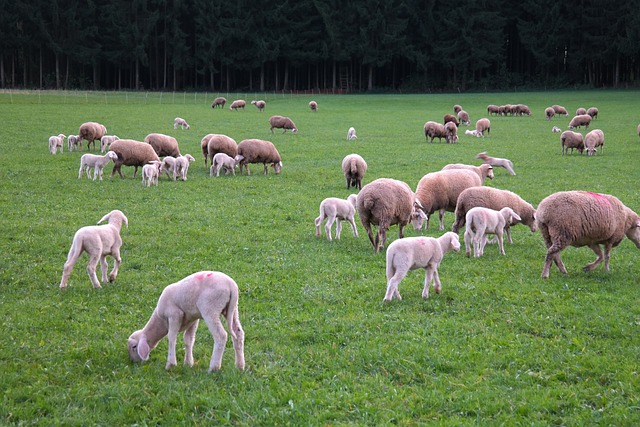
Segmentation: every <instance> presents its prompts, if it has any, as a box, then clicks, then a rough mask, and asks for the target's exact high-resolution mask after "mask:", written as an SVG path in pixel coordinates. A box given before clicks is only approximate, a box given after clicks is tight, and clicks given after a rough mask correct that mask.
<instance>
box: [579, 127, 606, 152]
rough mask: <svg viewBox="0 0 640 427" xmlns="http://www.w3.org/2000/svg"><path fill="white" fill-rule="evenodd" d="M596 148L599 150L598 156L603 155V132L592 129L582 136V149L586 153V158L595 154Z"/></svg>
mask: <svg viewBox="0 0 640 427" xmlns="http://www.w3.org/2000/svg"><path fill="white" fill-rule="evenodd" d="M598 147H601V148H600V154H603V153H604V132H602V131H601V130H600V129H593V130H592V131H591V132H589V133H588V134H586V135H585V136H584V148H585V150H586V152H587V156H591V155H594V154H597V152H598Z"/></svg>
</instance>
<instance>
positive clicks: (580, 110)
mask: <svg viewBox="0 0 640 427" xmlns="http://www.w3.org/2000/svg"><path fill="white" fill-rule="evenodd" d="M585 114H587V109H586V108H582V107H580V108H578V109H577V110H576V116H582V115H585Z"/></svg>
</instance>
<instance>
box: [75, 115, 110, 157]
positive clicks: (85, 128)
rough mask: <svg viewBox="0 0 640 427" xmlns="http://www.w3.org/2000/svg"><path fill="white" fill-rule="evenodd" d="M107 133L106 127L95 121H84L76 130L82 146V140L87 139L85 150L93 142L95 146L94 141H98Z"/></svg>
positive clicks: (94, 146)
mask: <svg viewBox="0 0 640 427" xmlns="http://www.w3.org/2000/svg"><path fill="white" fill-rule="evenodd" d="M106 134H107V128H106V127H104V125H102V124H100V123H96V122H86V123H83V124H81V125H80V129H79V130H78V137H79V142H78V143H79V144H80V146H81V147H82V140H83V139H84V140H85V141H87V150H88V149H89V147H90V146H91V144H93V148H94V149H95V148H96V141H100V139H102V137H103V136H105V135H106Z"/></svg>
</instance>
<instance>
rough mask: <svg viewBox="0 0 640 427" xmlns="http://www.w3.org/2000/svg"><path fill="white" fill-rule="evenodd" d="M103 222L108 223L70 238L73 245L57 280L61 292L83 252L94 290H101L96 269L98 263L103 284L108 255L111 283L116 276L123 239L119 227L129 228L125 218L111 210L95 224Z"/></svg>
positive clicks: (119, 212)
mask: <svg viewBox="0 0 640 427" xmlns="http://www.w3.org/2000/svg"><path fill="white" fill-rule="evenodd" d="M103 221H109V223H108V224H105V225H93V226H87V227H82V228H81V229H79V230H78V231H76V234H75V235H74V236H73V243H72V244H71V249H70V250H69V256H68V257H67V262H65V263H64V270H63V272H62V280H61V281H60V289H65V288H66V287H67V282H68V281H69V276H70V275H71V271H72V270H73V266H74V265H75V264H76V261H78V258H79V257H80V255H82V253H83V252H86V253H87V254H89V264H88V265H87V273H88V274H89V278H90V279H91V283H92V284H93V287H94V288H100V287H101V286H100V282H98V276H96V266H97V265H98V261H100V270H101V271H102V283H107V269H108V268H109V266H108V265H107V256H108V255H109V256H112V257H113V258H114V259H115V264H114V266H113V270H111V273H109V281H110V282H113V281H115V280H116V277H117V276H118V269H119V268H120V264H121V263H122V259H121V258H120V246H122V238H121V237H120V228H122V223H123V222H124V223H125V225H126V226H127V227H128V226H129V221H128V220H127V217H126V216H124V214H123V213H122V212H121V211H119V210H113V211H111V212H109V213H108V214H106V215H105V216H104V217H102V219H101V220H100V221H98V224H100V223H101V222H103Z"/></svg>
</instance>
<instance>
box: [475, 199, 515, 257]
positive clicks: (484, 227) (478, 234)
mask: <svg viewBox="0 0 640 427" xmlns="http://www.w3.org/2000/svg"><path fill="white" fill-rule="evenodd" d="M465 220H466V223H467V228H466V230H465V232H464V246H465V254H466V255H467V256H470V255H471V245H472V244H473V256H474V257H476V258H477V257H481V256H482V254H483V253H484V247H485V245H486V244H487V234H495V235H496V237H497V238H498V247H499V248H500V254H502V255H505V252H504V243H503V240H502V234H503V233H504V229H505V227H507V226H508V225H510V224H511V221H512V220H514V221H520V220H521V218H520V216H519V215H518V214H517V213H515V212H514V211H513V209H511V208H502V209H500V210H499V211H496V210H493V209H489V208H484V207H475V208H471V209H469V211H468V212H467V215H466V216H465Z"/></svg>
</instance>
